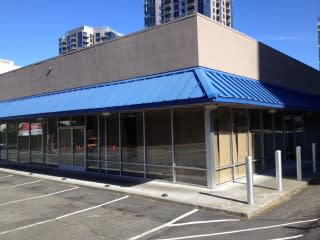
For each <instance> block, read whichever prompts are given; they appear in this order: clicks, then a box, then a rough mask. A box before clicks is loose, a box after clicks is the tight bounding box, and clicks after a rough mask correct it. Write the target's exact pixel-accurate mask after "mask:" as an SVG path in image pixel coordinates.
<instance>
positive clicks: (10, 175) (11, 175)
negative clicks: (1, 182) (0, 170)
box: [0, 175, 13, 178]
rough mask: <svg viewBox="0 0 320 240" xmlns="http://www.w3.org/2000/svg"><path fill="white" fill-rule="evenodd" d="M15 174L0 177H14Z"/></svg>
mask: <svg viewBox="0 0 320 240" xmlns="http://www.w3.org/2000/svg"><path fill="white" fill-rule="evenodd" d="M12 176H13V175H5V176H1V177H0V178H7V177H12Z"/></svg>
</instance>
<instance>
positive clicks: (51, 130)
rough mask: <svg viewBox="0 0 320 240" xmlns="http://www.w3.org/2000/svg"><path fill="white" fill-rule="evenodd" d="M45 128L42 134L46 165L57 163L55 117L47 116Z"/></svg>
mask: <svg viewBox="0 0 320 240" xmlns="http://www.w3.org/2000/svg"><path fill="white" fill-rule="evenodd" d="M46 124H47V127H44V129H45V130H47V131H46V132H45V134H44V143H45V146H46V147H45V149H46V151H45V164H46V165H48V166H56V165H58V135H57V134H58V129H57V119H55V118H49V119H48V121H47V122H46Z"/></svg>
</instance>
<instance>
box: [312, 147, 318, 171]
mask: <svg viewBox="0 0 320 240" xmlns="http://www.w3.org/2000/svg"><path fill="white" fill-rule="evenodd" d="M316 149H317V145H316V143H312V166H313V174H316V173H317V160H316V159H317V150H316Z"/></svg>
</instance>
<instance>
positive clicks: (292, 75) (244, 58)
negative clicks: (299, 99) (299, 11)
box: [197, 15, 320, 94]
mask: <svg viewBox="0 0 320 240" xmlns="http://www.w3.org/2000/svg"><path fill="white" fill-rule="evenodd" d="M197 20H198V21H197V26H198V32H197V33H198V48H199V50H198V51H199V65H200V66H204V67H208V68H212V69H216V70H220V71H224V72H230V73H234V74H237V75H240V76H245V77H249V78H253V79H257V80H261V81H263V82H268V83H271V84H277V85H281V86H283V87H287V88H292V89H296V90H299V91H304V92H306V93H313V94H320V74H319V71H317V70H315V69H313V68H311V67H309V66H307V65H305V64H303V63H301V62H299V61H297V60H295V59H293V58H291V57H289V56H287V55H285V54H283V53H281V52H279V51H276V50H275V49H273V48H271V47H268V46H266V45H264V44H262V43H260V42H258V41H256V40H254V39H252V38H250V37H248V36H246V35H244V34H242V33H240V32H237V31H235V30H233V29H230V28H227V27H225V26H223V25H221V24H219V23H216V22H214V21H212V20H210V19H208V18H206V17H204V16H201V15H198V18H197Z"/></svg>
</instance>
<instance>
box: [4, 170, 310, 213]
mask: <svg viewBox="0 0 320 240" xmlns="http://www.w3.org/2000/svg"><path fill="white" fill-rule="evenodd" d="M0 172H2V173H8V174H14V175H19V176H25V177H33V178H38V179H43V180H49V181H54V182H59V183H66V184H71V185H77V186H84V187H90V188H96V189H102V190H107V191H112V192H114V193H125V194H130V195H133V196H140V197H146V198H149V199H154V200H158V201H167V202H174V203H177V204H181V205H184V206H191V207H197V208H199V209H205V210H208V211H217V212H223V213H225V214H229V215H235V216H238V217H241V218H247V219H251V218H256V217H258V216H260V215H262V214H263V213H265V212H267V211H268V210H270V209H271V208H273V207H276V206H278V205H280V204H282V203H284V202H286V201H288V200H289V199H290V198H292V197H293V196H294V195H296V194H298V193H299V192H300V191H302V190H303V189H304V188H306V187H307V186H308V182H303V183H302V184H301V185H300V186H299V187H297V188H295V189H294V190H293V191H290V192H285V193H283V194H281V195H280V196H279V197H277V198H276V199H273V200H272V201H269V202H266V203H265V204H262V206H261V207H260V208H259V209H257V210H253V211H248V210H247V211H245V210H243V211H241V210H239V211H233V210H231V209H230V210H228V209H223V208H217V207H214V206H212V207H209V206H205V205H201V204H197V203H194V204H193V203H189V202H185V201H183V200H180V199H177V198H170V196H168V197H162V196H161V195H155V194H152V193H148V192H147V191H142V190H141V189H132V188H130V187H122V186H117V185H112V184H107V183H99V182H93V181H86V180H78V179H73V178H68V177H60V176H50V175H45V174H40V173H33V172H32V171H28V172H26V171H20V170H12V169H6V168H1V167H0ZM155 184H157V183H156V182H155ZM191 188H192V187H191Z"/></svg>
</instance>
